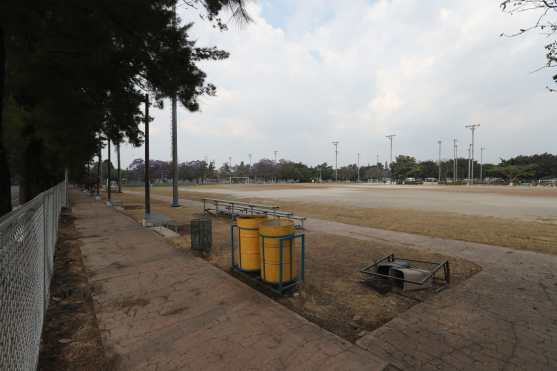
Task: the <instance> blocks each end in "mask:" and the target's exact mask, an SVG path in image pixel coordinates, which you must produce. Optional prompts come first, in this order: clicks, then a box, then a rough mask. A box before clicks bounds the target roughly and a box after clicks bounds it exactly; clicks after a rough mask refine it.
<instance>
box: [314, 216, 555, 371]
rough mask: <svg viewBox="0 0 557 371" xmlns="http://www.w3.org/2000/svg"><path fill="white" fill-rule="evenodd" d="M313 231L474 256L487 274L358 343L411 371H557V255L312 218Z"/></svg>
mask: <svg viewBox="0 0 557 371" xmlns="http://www.w3.org/2000/svg"><path fill="white" fill-rule="evenodd" d="M306 228H307V229H309V230H314V231H322V232H326V233H333V234H337V235H344V236H349V237H352V238H357V239H361V240H366V241H371V242H373V241H378V240H381V241H388V242H389V243H395V244H398V245H401V246H405V247H408V248H411V249H422V250H423V249H427V250H429V251H432V252H436V253H440V254H445V255H449V256H458V257H461V258H464V259H468V260H471V261H473V262H475V263H477V264H479V265H480V266H481V267H482V271H481V272H480V273H478V274H476V275H475V276H473V277H472V278H470V279H469V280H467V281H466V282H463V283H461V284H460V285H458V286H457V287H455V288H451V289H450V290H445V291H443V292H442V293H440V294H439V295H438V296H436V297H435V298H434V299H433V300H430V301H427V302H424V303H420V304H418V305H416V306H414V307H413V308H411V309H410V310H408V311H407V312H405V313H403V314H401V315H400V316H398V317H397V318H395V319H393V320H392V321H390V322H389V323H387V324H386V325H385V326H383V327H381V328H379V329H377V330H376V331H374V332H371V333H369V334H367V335H365V336H364V337H363V338H360V339H359V340H358V342H357V344H358V345H360V346H362V347H363V348H365V349H369V350H371V351H373V352H374V354H377V355H379V356H380V357H381V358H383V359H386V360H388V361H389V362H391V363H392V364H394V365H395V366H397V367H399V368H401V369H404V370H455V369H456V370H459V369H460V370H540V371H541V370H547V371H550V370H551V371H555V370H557V356H556V355H557V276H556V273H555V272H556V271H557V256H553V255H544V254H539V253H533V252H528V251H517V250H511V249H507V248H503V247H496V246H488V245H481V244H476V243H470V242H464V241H452V240H444V239H438V238H431V237H425V236H417V235H412V234H407V233H400V232H392V231H385V230H378V229H373V228H367V227H359V226H353V225H346V224H341V223H335V222H330V221H324V220H315V219H312V220H308V221H306Z"/></svg>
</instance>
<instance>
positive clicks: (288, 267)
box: [259, 219, 297, 284]
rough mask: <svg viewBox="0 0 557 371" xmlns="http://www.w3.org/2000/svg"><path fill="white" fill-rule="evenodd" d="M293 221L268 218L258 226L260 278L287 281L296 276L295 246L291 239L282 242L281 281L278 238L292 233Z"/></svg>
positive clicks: (273, 281) (276, 282) (272, 281)
mask: <svg viewBox="0 0 557 371" xmlns="http://www.w3.org/2000/svg"><path fill="white" fill-rule="evenodd" d="M294 231H295V228H294V223H293V222H291V221H289V220H280V219H275V220H269V221H266V222H264V223H261V225H260V226H259V238H260V239H261V242H260V243H261V279H262V280H263V281H265V282H267V283H273V284H280V283H283V284H284V283H287V282H291V281H293V280H295V279H296V278H297V271H296V267H297V264H296V259H297V254H296V251H295V250H296V246H295V245H294V246H293V244H292V242H291V241H288V240H283V242H282V281H281V276H280V267H281V259H280V258H281V253H280V238H281V237H287V236H291V235H293V234H294Z"/></svg>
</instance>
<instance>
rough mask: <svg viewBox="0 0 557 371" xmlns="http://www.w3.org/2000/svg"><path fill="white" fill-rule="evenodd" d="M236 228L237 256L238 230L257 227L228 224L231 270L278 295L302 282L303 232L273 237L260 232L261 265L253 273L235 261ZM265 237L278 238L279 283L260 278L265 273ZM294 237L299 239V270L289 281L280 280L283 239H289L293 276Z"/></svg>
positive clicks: (303, 270) (239, 250) (239, 245)
mask: <svg viewBox="0 0 557 371" xmlns="http://www.w3.org/2000/svg"><path fill="white" fill-rule="evenodd" d="M235 229H237V230H238V254H239V256H241V251H242V250H241V242H240V241H241V239H240V235H239V233H240V230H242V229H244V230H254V229H258V228H245V227H239V226H238V225H237V224H232V225H231V226H230V255H231V262H232V267H231V268H232V270H233V271H235V272H237V273H239V274H241V275H242V276H243V277H245V278H247V279H248V280H250V281H252V282H254V283H256V284H259V285H262V286H263V287H265V288H267V289H270V290H271V291H272V292H274V293H275V294H279V295H283V294H284V293H285V292H286V291H287V290H289V289H291V288H294V287H296V286H297V285H298V284H300V283H302V282H303V281H304V273H305V234H304V233H292V234H290V235H287V236H282V237H275V236H265V235H262V234H259V237H260V242H259V249H260V252H261V253H262V261H263V264H262V267H261V272H263V273H260V272H259V274H257V275H255V273H257V272H258V271H246V270H243V269H241V267H240V266H239V265H238V264H237V263H236V259H235V258H234V250H235V249H234V234H235V233H234V230H235ZM267 238H272V239H278V240H279V258H280V264H279V265H280V268H279V283H277V284H273V283H269V282H265V281H264V280H263V279H262V276H263V275H264V274H265V273H264V272H265V270H264V269H265V267H264V264H265V249H263V244H264V241H265V239H267ZM296 239H300V271H299V274H297V275H296V279H294V280H292V281H289V282H286V283H284V282H282V271H283V266H282V265H283V250H284V241H290V277H292V276H293V274H292V273H293V272H292V265H293V264H292V259H293V255H294V254H293V251H292V250H293V247H294V246H295V241H296ZM240 261H241V257H240Z"/></svg>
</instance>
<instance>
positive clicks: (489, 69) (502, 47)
mask: <svg viewBox="0 0 557 371" xmlns="http://www.w3.org/2000/svg"><path fill="white" fill-rule="evenodd" d="M499 2H500V1H499V0H465V1H463V0H430V1H423V0H373V1H372V0H303V1H299V0H259V1H254V2H252V3H251V4H250V6H249V13H250V15H251V17H252V18H253V20H254V22H252V23H250V24H248V25H246V26H242V27H240V28H239V27H237V26H236V25H231V26H230V29H229V31H227V32H219V31H218V30H215V29H213V28H211V27H210V25H208V24H206V23H204V22H203V21H201V20H199V19H197V18H196V19H195V20H196V23H195V26H194V28H193V37H194V38H195V39H197V40H198V45H199V46H212V45H217V46H219V47H220V48H222V49H225V50H227V51H229V52H230V54H231V56H230V58H229V59H228V60H226V61H224V62H211V63H207V64H203V66H202V67H203V69H204V70H205V71H206V72H207V74H208V80H209V81H210V82H212V83H214V84H215V85H216V86H217V89H218V92H217V96H216V97H203V98H202V99H201V111H200V112H196V113H190V112H187V111H186V110H185V109H183V108H180V109H179V111H178V136H179V137H178V154H179V155H178V156H179V161H180V162H182V161H191V160H196V159H200V160H202V159H209V160H215V161H216V162H217V165H218V166H220V164H221V163H223V162H224V161H228V157H229V156H231V157H232V162H233V163H238V162H240V161H245V162H248V154H249V153H252V154H253V159H254V162H255V160H256V159H260V158H273V151H274V150H277V151H278V157H279V158H286V159H289V160H293V161H303V162H305V163H308V164H310V165H314V164H316V163H319V162H324V161H326V162H329V163H334V147H333V145H332V144H331V141H333V140H338V141H340V145H339V165H345V164H348V163H355V161H356V156H357V153H358V152H360V153H361V164H367V163H368V162H369V163H374V162H375V161H376V159H377V156H379V158H380V161H381V162H384V161H385V160H387V159H388V144H387V139H386V138H385V135H387V134H396V137H395V138H394V154H395V156H396V155H397V154H409V155H413V156H415V157H416V158H417V159H419V160H426V159H432V158H436V157H437V151H438V147H437V141H438V140H442V141H443V142H442V146H443V147H442V152H443V157H445V158H448V157H451V156H452V140H453V138H456V139H458V141H459V152H460V155H461V156H463V157H465V156H466V154H465V148H466V146H468V144H469V143H470V132H469V131H468V130H467V129H465V128H464V126H465V125H466V124H470V123H477V124H480V125H481V127H480V128H479V129H478V130H477V132H476V143H477V145H476V149H477V150H476V157H477V158H479V154H480V151H479V148H480V147H481V146H484V147H486V148H487V150H486V157H487V161H490V162H497V161H498V160H499V158H500V157H502V158H508V157H510V156H514V155H517V154H532V153H538V152H553V153H555V152H557V151H556V148H557V143H556V138H557V125H555V120H556V117H557V116H556V113H557V94H555V93H550V92H548V91H547V90H546V88H545V87H546V86H547V85H549V84H551V72H552V71H550V70H542V71H540V72H536V73H532V71H534V70H535V69H537V68H539V67H540V66H542V65H543V64H544V62H545V59H544V58H545V57H544V48H543V46H544V43H545V42H546V41H547V39H545V38H544V37H543V36H542V35H540V34H539V33H537V32H532V33H530V34H528V35H525V36H522V37H518V38H504V37H499V35H500V34H501V33H502V32H507V33H512V32H515V31H517V30H518V29H519V28H521V27H525V26H527V25H529V24H531V22H532V21H533V20H534V18H535V14H533V13H532V14H526V13H525V14H521V15H515V16H509V15H507V14H502V13H501V11H500V9H499ZM181 9H182V11H183V10H184V7H182V8H181ZM190 12H191V11H190ZM182 17H183V18H185V19H187V18H188V17H190V18H191V14H190V15H189V16H187V15H186V13H184V14H182ZM169 106H170V105H169V104H167V105H166V108H165V109H164V110H162V111H161V110H157V109H154V110H152V115H153V116H154V118H155V121H154V122H153V123H152V124H151V158H152V159H159V160H169V159H170V156H171V155H170V154H171V152H170V110H169ZM104 156H106V150H105V154H104ZM142 157H143V148H132V147H131V146H130V145H127V144H126V145H124V146H123V147H122V163H123V165H124V166H127V165H128V164H129V163H130V162H131V161H132V160H133V159H134V158H142ZM105 158H106V157H105Z"/></svg>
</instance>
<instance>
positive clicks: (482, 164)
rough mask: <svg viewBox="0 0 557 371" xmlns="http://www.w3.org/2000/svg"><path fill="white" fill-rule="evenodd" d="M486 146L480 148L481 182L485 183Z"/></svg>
mask: <svg viewBox="0 0 557 371" xmlns="http://www.w3.org/2000/svg"><path fill="white" fill-rule="evenodd" d="M485 150H486V148H485V147H481V148H480V183H483V167H484V151H485Z"/></svg>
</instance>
